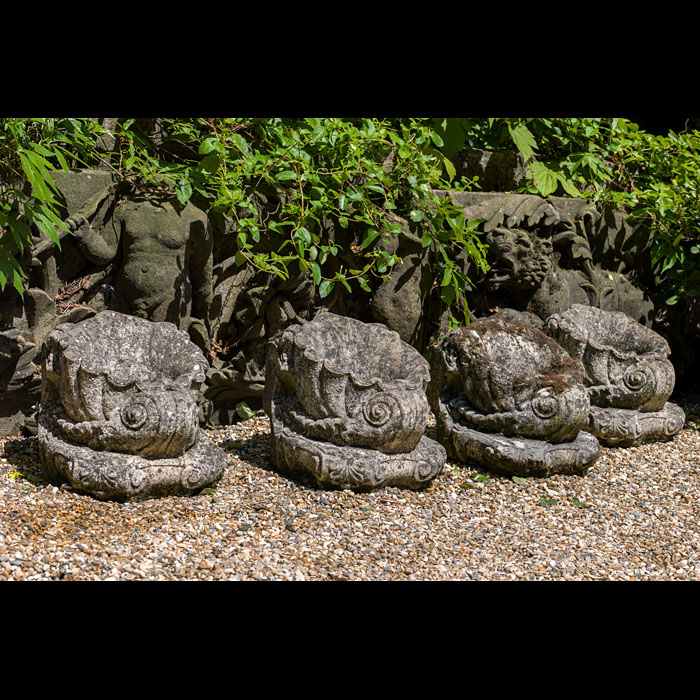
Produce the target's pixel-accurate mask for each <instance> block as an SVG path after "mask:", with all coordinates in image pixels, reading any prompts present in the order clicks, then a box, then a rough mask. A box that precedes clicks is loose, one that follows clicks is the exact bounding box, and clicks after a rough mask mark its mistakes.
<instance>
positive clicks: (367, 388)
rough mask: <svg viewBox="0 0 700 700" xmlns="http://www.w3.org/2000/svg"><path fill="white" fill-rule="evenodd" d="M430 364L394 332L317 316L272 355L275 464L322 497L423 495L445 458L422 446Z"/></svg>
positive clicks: (268, 389) (269, 393)
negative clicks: (341, 493)
mask: <svg viewBox="0 0 700 700" xmlns="http://www.w3.org/2000/svg"><path fill="white" fill-rule="evenodd" d="M429 378H430V374H429V367H428V363H427V362H426V361H425V360H424V359H423V357H421V355H420V354H419V353H418V352H417V351H416V350H415V349H414V348H412V347H411V346H410V345H408V344H407V343H405V342H403V341H402V340H401V338H400V337H399V335H398V334H397V333H395V332H394V331H389V330H388V329H387V328H385V327H384V326H382V325H380V324H376V323H363V322H361V321H357V320H355V319H352V318H346V317H343V316H337V315H335V314H331V313H321V314H319V315H318V316H317V317H316V318H315V319H314V320H313V321H310V322H308V323H305V324H303V325H294V326H291V327H289V328H287V329H286V330H285V331H284V333H283V334H282V335H281V337H280V338H279V339H278V340H277V341H274V342H271V343H269V344H268V346H267V355H266V369H265V402H264V403H265V410H266V411H267V413H268V415H269V416H270V420H271V425H272V436H271V441H272V453H271V457H272V462H273V464H274V465H275V466H276V467H277V469H279V470H280V471H281V472H282V473H284V474H287V475H289V476H292V477H294V478H299V479H300V480H302V481H308V482H310V483H311V484H313V485H315V486H318V487H320V488H349V489H357V490H369V489H375V488H379V487H382V486H399V487H405V488H413V489H418V488H423V487H425V486H427V485H428V484H429V483H430V481H431V480H432V479H434V478H435V477H436V476H437V475H438V474H439V473H440V471H441V470H442V467H443V466H444V463H445V458H446V456H445V451H444V449H443V448H442V447H441V446H440V445H439V444H437V443H436V442H435V441H433V440H430V439H429V438H427V437H425V436H424V434H423V433H424V431H425V427H426V423H427V419H428V413H429V406H428V402H427V400H426V397H425V387H426V385H427V383H428V381H429Z"/></svg>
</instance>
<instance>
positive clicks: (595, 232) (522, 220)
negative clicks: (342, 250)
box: [0, 153, 700, 434]
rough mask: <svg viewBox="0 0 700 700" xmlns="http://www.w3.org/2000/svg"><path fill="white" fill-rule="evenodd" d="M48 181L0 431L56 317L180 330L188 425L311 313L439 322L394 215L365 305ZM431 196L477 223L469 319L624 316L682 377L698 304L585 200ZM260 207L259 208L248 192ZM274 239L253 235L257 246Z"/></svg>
mask: <svg viewBox="0 0 700 700" xmlns="http://www.w3.org/2000/svg"><path fill="white" fill-rule="evenodd" d="M477 156H478V157H477ZM472 161H473V162H472ZM460 167H461V168H462V172H465V173H467V174H468V173H469V172H471V173H472V174H473V173H474V172H477V171H478V172H481V173H482V174H483V175H484V178H482V183H483V184H488V183H491V184H492V185H493V186H494V187H495V186H498V187H501V188H503V189H505V188H507V187H508V186H509V185H511V184H513V183H515V182H516V181H517V179H518V164H517V159H516V160H513V159H512V158H510V160H509V157H508V156H506V155H503V154H500V155H499V154H488V153H481V154H471V160H470V157H469V156H468V155H467V156H464V157H463V158H462V160H461V161H460ZM469 168H472V170H471V171H470V170H469ZM487 172H488V177H486V173H487ZM489 178H490V179H489ZM54 181H55V182H56V185H57V187H58V188H59V190H60V192H61V193H62V201H63V211H62V212H61V213H62V215H63V216H64V218H65V219H66V220H67V221H68V222H69V224H70V226H71V228H72V229H73V232H74V235H72V236H71V235H65V236H63V238H62V240H61V247H60V250H59V249H58V248H57V247H56V246H55V245H54V244H53V243H51V242H49V241H46V240H40V239H39V236H38V235H37V238H36V244H35V246H34V249H33V251H32V252H28V251H27V252H25V254H24V256H23V257H22V259H21V261H20V262H21V264H22V267H23V268H24V269H25V270H28V271H29V278H28V289H27V291H26V292H25V295H24V300H22V299H21V298H20V296H19V294H17V292H16V291H15V290H14V289H12V288H11V287H10V286H9V285H8V286H7V287H6V288H5V290H4V291H3V292H2V293H0V433H2V434H8V433H12V432H14V431H16V430H18V429H19V428H20V427H21V426H22V425H23V424H24V423H25V421H27V419H28V418H29V417H30V416H31V415H32V414H33V413H34V411H35V409H36V405H37V403H38V400H39V391H40V385H41V376H40V365H41V353H42V346H43V343H44V341H45V340H46V338H47V337H48V335H49V334H50V333H51V332H52V331H53V329H54V328H55V327H56V326H57V325H58V324H59V323H65V322H76V321H80V320H83V319H85V318H89V317H91V316H94V315H95V314H97V313H99V312H100V311H103V310H106V309H109V310H114V311H119V312H122V313H127V314H132V315H134V316H139V317H142V318H147V319H149V320H152V321H171V322H173V323H174V324H175V325H176V326H177V327H178V328H179V329H180V330H182V331H185V332H186V333H187V334H188V335H189V337H190V339H191V340H192V341H193V342H194V343H195V344H196V345H197V346H199V347H200V348H201V349H202V351H203V352H204V353H205V355H206V357H207V358H208V360H209V362H210V364H211V367H210V369H209V371H208V373H207V377H206V380H205V383H204V386H203V390H202V393H201V395H200V410H201V418H202V420H206V419H208V420H211V421H213V422H222V423H226V422H231V421H234V420H236V419H237V415H236V405H237V404H238V403H239V402H241V401H245V402H247V403H248V404H249V405H250V406H251V407H253V408H258V407H260V406H261V402H262V395H263V390H264V362H265V346H266V344H267V343H268V341H270V340H274V339H276V338H278V337H279V336H280V335H281V333H282V332H283V331H284V329H285V328H287V327H288V326H289V325H291V324H295V323H304V322H306V321H308V320H310V319H312V318H313V317H314V316H315V315H316V313H317V312H318V311H319V309H321V308H323V307H325V308H327V309H331V310H333V311H334V312H335V313H339V314H341V315H347V316H354V317H356V318H358V319H360V320H363V321H379V322H381V323H384V324H385V325H386V326H388V327H389V328H390V329H392V330H395V331H397V332H398V333H399V335H400V336H401V338H402V339H403V340H404V341H406V342H408V343H409V344H411V345H413V346H414V347H416V348H417V349H418V350H420V351H421V352H423V351H425V349H426V348H427V346H428V344H429V342H430V340H431V338H434V337H435V336H436V335H437V334H439V333H440V332H442V331H444V329H445V328H446V323H447V316H446V314H445V310H444V309H442V308H441V307H440V304H439V301H438V300H437V299H436V295H435V293H431V290H433V289H434V283H435V280H434V279H433V265H432V259H431V256H432V254H433V253H432V251H431V249H430V248H423V247H422V245H421V241H420V232H419V231H416V230H415V229H412V225H411V226H409V224H408V222H406V221H401V227H402V230H401V234H400V235H398V236H397V237H396V239H395V242H394V245H395V252H396V253H397V254H398V255H399V256H401V257H402V258H403V262H402V263H401V264H400V265H398V266H397V267H396V269H395V270H394V272H393V275H392V276H391V278H390V279H389V280H388V281H387V282H385V283H383V284H381V285H380V286H378V288H377V289H376V290H374V292H373V294H372V295H371V296H370V297H369V298H368V297H365V296H363V297H362V298H361V299H360V298H359V295H360V294H362V293H361V292H358V293H356V294H355V295H352V296H351V295H349V294H348V293H347V292H346V291H344V289H343V288H342V286H341V285H336V288H335V290H334V293H333V294H332V295H331V296H329V297H327V298H326V299H320V298H319V296H318V294H317V291H316V288H315V286H314V284H313V281H312V280H311V279H310V278H309V276H308V275H307V274H306V273H303V272H299V271H297V273H296V274H292V275H291V277H290V279H289V280H286V281H283V280H281V279H280V278H278V277H276V276H274V275H271V274H265V273H260V272H259V271H256V270H255V269H253V268H251V267H247V266H245V265H244V266H238V265H237V264H236V262H235V257H234V256H235V252H236V251H235V235H234V234H235V224H234V222H233V221H232V220H229V219H227V218H226V217H223V216H220V215H216V216H214V215H212V216H208V215H207V213H206V212H204V211H202V210H201V209H198V208H197V207H195V206H194V204H192V203H189V204H188V205H187V206H186V207H184V208H177V209H176V208H175V207H174V206H173V205H172V204H171V203H169V202H166V201H158V200H155V199H149V198H146V197H142V196H139V195H138V193H133V192H129V191H125V190H124V189H123V188H122V187H121V186H119V185H118V183H116V182H115V181H114V180H113V178H112V175H111V174H110V173H109V172H106V171H98V170H84V171H74V172H71V173H55V175H54ZM442 194H443V196H449V197H451V198H452V199H453V201H454V202H455V203H457V204H458V205H459V206H462V207H463V208H464V210H465V213H466V215H467V216H468V218H470V219H471V218H480V219H483V222H482V224H481V225H480V228H481V230H482V231H483V234H484V238H485V240H486V241H487V242H488V243H489V262H490V263H491V265H492V269H491V270H490V271H489V272H488V273H487V274H486V275H479V274H477V273H476V271H475V270H474V269H473V265H472V264H471V263H470V261H469V260H468V259H467V258H466V257H465V256H464V254H462V255H461V257H459V256H457V260H458V261H460V260H461V264H462V265H463V268H464V271H465V272H466V273H468V276H469V278H470V279H471V280H472V282H473V284H472V287H471V288H470V289H469V290H468V292H467V302H468V304H469V307H470V309H471V311H472V315H473V317H476V318H479V317H484V316H488V315H490V314H492V313H493V312H494V309H497V308H500V307H506V306H507V307H511V308H515V309H517V310H519V311H522V312H528V313H530V314H534V316H535V317H536V318H540V319H544V318H546V317H547V316H548V315H549V314H551V313H559V312H561V311H564V310H565V309H566V308H569V307H570V306H571V305H572V304H574V303H583V304H589V305H594V306H598V307H599V308H602V309H605V310H615V311H617V310H623V311H625V312H627V313H628V314H629V315H630V316H632V317H633V318H635V320H637V321H640V322H641V323H644V324H645V325H649V326H653V327H654V328H656V329H657V330H658V331H659V332H660V333H661V334H662V335H664V336H665V337H666V338H667V339H668V340H669V343H670V345H671V347H672V349H673V356H672V360H673V361H674V364H676V370H677V373H678V375H679V377H680V378H682V377H683V375H684V374H686V375H687V374H688V370H689V368H690V367H692V365H693V363H694V354H693V348H694V346H695V345H696V344H697V343H696V340H697V338H698V327H699V325H700V324H699V323H698V320H699V319H700V309H698V308H695V307H692V308H689V309H685V308H683V309H681V308H680V307H679V308H678V309H675V308H674V309H672V310H670V311H669V310H668V309H665V308H663V306H662V305H661V304H660V302H659V300H658V299H655V298H654V294H653V284H654V279H653V276H652V274H651V264H650V259H649V253H650V248H651V240H652V232H651V231H649V230H648V229H643V228H639V227H637V228H635V227H633V226H631V225H630V224H629V222H628V221H626V219H625V217H624V215H623V214H622V213H621V212H616V211H613V210H610V209H604V208H598V207H595V206H594V205H592V204H591V203H590V202H587V201H584V200H577V199H569V198H563V197H551V198H549V199H548V200H544V199H542V198H540V197H536V196H534V195H515V194H503V193H502V192H484V191H480V192H470V193H464V192H459V193H455V192H443V193H442ZM259 205H260V207H262V208H265V207H269V208H270V209H273V208H274V202H271V201H268V199H266V197H264V196H262V195H261V196H260V198H259ZM273 244H274V241H268V240H267V239H265V238H264V237H263V238H262V239H261V241H260V246H261V250H262V249H265V247H266V246H270V245H273ZM392 252H393V251H392ZM456 255H457V254H456ZM681 321H682V323H681Z"/></svg>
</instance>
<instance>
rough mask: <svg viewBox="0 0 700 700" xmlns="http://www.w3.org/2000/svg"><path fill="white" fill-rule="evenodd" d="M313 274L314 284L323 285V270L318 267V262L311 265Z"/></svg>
mask: <svg viewBox="0 0 700 700" xmlns="http://www.w3.org/2000/svg"><path fill="white" fill-rule="evenodd" d="M311 274H312V275H313V277H314V283H315V284H316V285H319V284H321V268H320V267H319V266H318V263H317V262H315V261H314V262H312V263H311Z"/></svg>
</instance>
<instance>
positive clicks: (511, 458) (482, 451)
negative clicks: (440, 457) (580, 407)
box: [445, 425, 600, 477]
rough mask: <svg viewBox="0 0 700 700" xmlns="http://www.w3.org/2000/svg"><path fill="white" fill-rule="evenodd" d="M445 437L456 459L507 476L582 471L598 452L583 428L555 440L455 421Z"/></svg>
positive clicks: (577, 472) (595, 444)
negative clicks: (567, 439) (485, 429)
mask: <svg viewBox="0 0 700 700" xmlns="http://www.w3.org/2000/svg"><path fill="white" fill-rule="evenodd" d="M445 438H446V440H445V441H446V442H447V441H449V443H450V447H451V449H448V454H450V455H451V456H452V457H453V458H455V459H456V460H457V461H459V462H463V463H465V464H473V465H475V466H478V467H483V468H484V469H486V470H488V471H490V472H493V473H495V474H503V475H506V476H536V477H546V476H550V475H552V474H585V473H586V472H587V471H588V468H589V467H590V466H591V465H592V464H593V463H594V462H595V461H596V459H598V454H599V452H600V445H599V444H598V440H596V438H595V437H593V435H590V434H589V433H586V432H583V431H581V432H579V434H578V436H577V437H576V439H575V440H573V441H572V442H562V443H557V444H555V443H550V442H545V441H544V440H533V439H530V438H517V437H515V438H514V437H506V436H505V435H501V434H500V433H482V432H479V431H478V430H473V429H471V428H465V427H463V426H459V425H454V426H453V428H452V429H451V430H450V431H449V432H447V433H446V434H445Z"/></svg>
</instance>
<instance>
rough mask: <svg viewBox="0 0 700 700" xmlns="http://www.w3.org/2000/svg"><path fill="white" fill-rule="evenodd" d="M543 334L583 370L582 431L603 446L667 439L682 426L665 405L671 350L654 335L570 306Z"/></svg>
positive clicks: (617, 317) (627, 321)
mask: <svg viewBox="0 0 700 700" xmlns="http://www.w3.org/2000/svg"><path fill="white" fill-rule="evenodd" d="M547 332H548V333H549V334H550V335H551V336H552V337H554V338H556V339H557V340H558V341H559V343H560V344H561V345H562V346H563V347H564V348H565V349H566V350H567V351H568V352H569V353H570V354H571V355H572V356H573V357H577V358H579V359H581V361H582V362H583V365H584V367H585V370H586V377H585V384H586V387H587V390H588V393H589V395H590V398H591V409H590V414H589V417H588V425H587V426H586V430H587V431H589V432H591V433H592V434H593V435H595V436H597V437H598V439H599V440H600V441H601V442H602V443H603V444H604V445H610V446H634V445H640V444H643V443H645V442H655V441H659V440H669V439H671V438H672V437H673V436H674V435H675V434H676V433H678V432H679V431H680V429H681V428H682V427H683V425H684V423H685V413H684V411H683V409H682V408H680V406H677V405H676V404H674V403H671V402H669V401H668V399H669V397H670V396H671V394H672V393H673V389H674V385H675V373H674V369H673V365H672V364H671V362H670V360H669V359H668V357H669V355H670V349H669V346H668V343H667V342H666V340H665V339H664V338H663V337H661V336H660V335H659V334H658V333H656V332H655V331H653V330H651V329H650V328H647V327H646V326H643V325H642V324H640V323H637V322H636V321H635V320H634V319H632V318H630V317H629V316H627V315H626V314H624V313H622V312H614V311H602V310H600V309H596V308H593V307H590V306H584V305H580V304H575V305H574V306H572V307H571V308H570V309H568V310H567V311H565V312H564V313H561V314H555V315H553V316H551V317H550V318H548V319H547Z"/></svg>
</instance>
